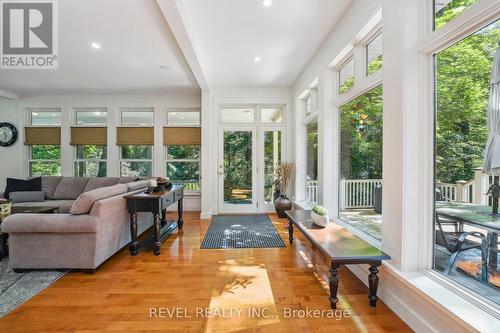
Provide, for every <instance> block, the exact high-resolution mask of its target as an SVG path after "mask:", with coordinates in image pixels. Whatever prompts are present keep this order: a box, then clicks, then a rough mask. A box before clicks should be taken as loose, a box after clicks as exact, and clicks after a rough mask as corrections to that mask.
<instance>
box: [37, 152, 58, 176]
mask: <svg viewBox="0 0 500 333" xmlns="http://www.w3.org/2000/svg"><path fill="white" fill-rule="evenodd" d="M31 159H32V162H31V164H30V170H31V171H30V174H31V175H32V176H59V175H61V146H60V145H33V146H31ZM37 160H39V161H37Z"/></svg>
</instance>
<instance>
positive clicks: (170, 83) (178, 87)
mask: <svg viewBox="0 0 500 333" xmlns="http://www.w3.org/2000/svg"><path fill="white" fill-rule="evenodd" d="M58 3H59V69H58V70H0V90H4V91H7V92H10V93H14V94H18V95H19V96H21V97H27V96H37V95H50V94H115V93H117V94H165V93H199V87H198V84H197V83H196V80H195V79H194V76H193V74H192V72H191V70H190V68H189V66H188V65H187V63H186V61H185V59H184V56H183V55H182V52H181V50H180V49H179V47H178V45H177V42H176V40H175V38H174V36H173V34H172V32H171V31H170V29H169V26H168V24H167V23H166V20H165V17H164V16H163V15H162V13H161V11H160V9H159V8H158V5H157V4H156V2H155V0H140V1H139V0H105V1H103V0H85V1H82V0H64V1H58ZM92 42H97V43H99V44H101V46H102V48H101V49H100V50H96V49H93V48H91V47H90V44H91V43H92ZM160 65H163V66H166V69H160V68H159V66H160Z"/></svg>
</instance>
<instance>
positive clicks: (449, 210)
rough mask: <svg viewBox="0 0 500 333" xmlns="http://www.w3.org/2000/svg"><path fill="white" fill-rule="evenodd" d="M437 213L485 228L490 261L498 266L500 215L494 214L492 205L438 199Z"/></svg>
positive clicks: (494, 265) (492, 264) (491, 264)
mask: <svg viewBox="0 0 500 333" xmlns="http://www.w3.org/2000/svg"><path fill="white" fill-rule="evenodd" d="M436 213H438V214H439V215H442V216H445V217H447V218H450V219H452V220H455V221H457V222H459V223H463V224H467V225H470V226H474V227H478V228H481V229H485V230H486V232H487V236H486V237H487V240H488V249H489V253H488V258H489V259H488V262H489V264H490V266H493V267H496V266H497V252H498V233H500V215H498V214H497V215H496V216H492V215H491V207H489V206H483V205H476V204H469V203H464V202H454V201H437V202H436Z"/></svg>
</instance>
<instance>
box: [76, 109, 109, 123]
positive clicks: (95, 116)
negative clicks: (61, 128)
mask: <svg viewBox="0 0 500 333" xmlns="http://www.w3.org/2000/svg"><path fill="white" fill-rule="evenodd" d="M75 114H76V125H77V126H106V125H107V123H108V112H107V111H106V109H105V108H95V109H77V110H75Z"/></svg>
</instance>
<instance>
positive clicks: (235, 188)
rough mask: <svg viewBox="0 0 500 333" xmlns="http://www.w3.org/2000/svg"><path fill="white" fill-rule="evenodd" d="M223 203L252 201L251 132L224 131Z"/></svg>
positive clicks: (248, 202)
mask: <svg viewBox="0 0 500 333" xmlns="http://www.w3.org/2000/svg"><path fill="white" fill-rule="evenodd" d="M224 203H226V204H251V203H252V132H251V131H225V132H224Z"/></svg>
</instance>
